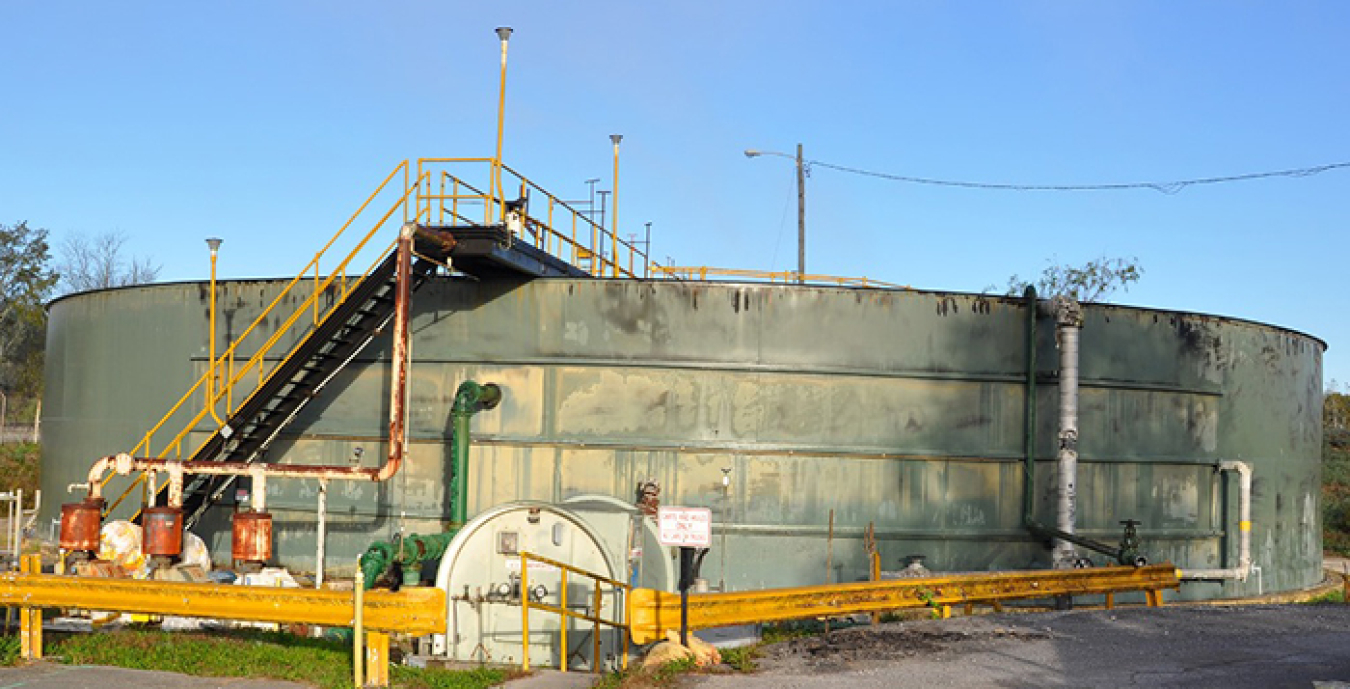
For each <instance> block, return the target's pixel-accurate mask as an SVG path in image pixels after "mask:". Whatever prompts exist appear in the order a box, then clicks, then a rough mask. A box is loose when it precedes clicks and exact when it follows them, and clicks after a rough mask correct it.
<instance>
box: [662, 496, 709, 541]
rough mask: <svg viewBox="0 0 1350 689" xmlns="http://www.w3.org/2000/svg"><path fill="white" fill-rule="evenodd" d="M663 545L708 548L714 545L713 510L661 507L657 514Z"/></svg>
mask: <svg viewBox="0 0 1350 689" xmlns="http://www.w3.org/2000/svg"><path fill="white" fill-rule="evenodd" d="M656 523H657V527H658V530H659V531H658V540H660V541H661V545H677V546H683V547H688V548H707V547H709V546H710V545H712V510H710V509H708V508H706V507H664V506H663V507H661V508H659V509H658V510H657V512H656Z"/></svg>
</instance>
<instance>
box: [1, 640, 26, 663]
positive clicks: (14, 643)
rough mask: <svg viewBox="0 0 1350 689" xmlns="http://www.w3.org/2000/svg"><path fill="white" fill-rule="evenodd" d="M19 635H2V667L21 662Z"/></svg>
mask: <svg viewBox="0 0 1350 689" xmlns="http://www.w3.org/2000/svg"><path fill="white" fill-rule="evenodd" d="M20 650H21V648H20V645H19V635H18V634H10V635H8V636H0V667H10V666H11V665H14V664H16V663H18V662H19V651H20Z"/></svg>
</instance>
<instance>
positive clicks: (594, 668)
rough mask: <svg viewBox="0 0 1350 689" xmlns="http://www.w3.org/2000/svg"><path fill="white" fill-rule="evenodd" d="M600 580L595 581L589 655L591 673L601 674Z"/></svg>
mask: <svg viewBox="0 0 1350 689" xmlns="http://www.w3.org/2000/svg"><path fill="white" fill-rule="evenodd" d="M601 604H602V603H601V600H600V580H599V579H596V580H595V621H594V622H593V624H594V625H595V626H594V627H593V629H592V631H591V638H593V639H595V652H594V653H593V654H592V655H591V672H594V673H596V674H600V673H601V672H603V670H601V668H600V606H601ZM564 621H566V620H564Z"/></svg>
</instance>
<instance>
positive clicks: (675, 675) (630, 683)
mask: <svg viewBox="0 0 1350 689" xmlns="http://www.w3.org/2000/svg"><path fill="white" fill-rule="evenodd" d="M697 669H698V665H697V664H695V663H694V659H693V658H680V659H679V660H672V661H670V662H669V663H666V664H665V665H661V666H659V667H655V668H642V667H634V668H629V669H627V670H622V671H620V672H611V673H609V674H607V675H605V676H604V677H601V678H600V681H598V682H596V683H595V684H594V689H663V688H665V687H671V686H674V684H675V681H676V680H677V679H679V677H680V675H684V674H687V673H690V672H693V671H695V670H697Z"/></svg>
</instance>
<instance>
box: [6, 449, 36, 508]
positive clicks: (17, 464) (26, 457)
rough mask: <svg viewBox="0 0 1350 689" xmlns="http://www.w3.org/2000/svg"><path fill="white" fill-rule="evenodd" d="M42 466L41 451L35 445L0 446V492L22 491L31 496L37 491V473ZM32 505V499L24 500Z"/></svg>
mask: <svg viewBox="0 0 1350 689" xmlns="http://www.w3.org/2000/svg"><path fill="white" fill-rule="evenodd" d="M41 466H42V450H41V446H39V445H38V444H37V443H9V444H5V445H0V477H3V478H0V490H3V491H10V490H16V489H17V490H22V491H23V493H24V495H25V496H31V495H32V494H33V492H34V491H36V490H37V489H38V487H39V486H38V473H39V470H40V469H41ZM24 502H25V503H27V504H28V505H29V506H31V505H32V499H31V498H29V497H25V498H24Z"/></svg>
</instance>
